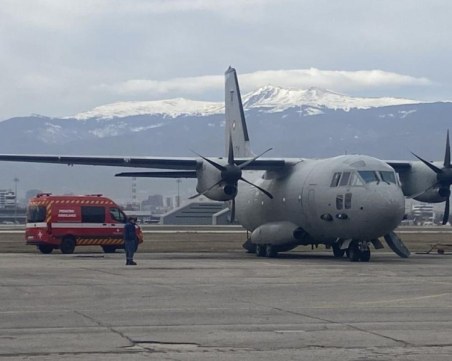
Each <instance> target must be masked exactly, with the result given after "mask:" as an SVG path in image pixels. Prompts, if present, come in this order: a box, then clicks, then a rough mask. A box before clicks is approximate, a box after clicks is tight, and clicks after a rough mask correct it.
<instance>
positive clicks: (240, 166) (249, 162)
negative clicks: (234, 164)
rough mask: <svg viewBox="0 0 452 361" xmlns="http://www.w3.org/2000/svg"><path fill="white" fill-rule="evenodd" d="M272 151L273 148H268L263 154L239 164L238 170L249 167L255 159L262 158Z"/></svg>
mask: <svg viewBox="0 0 452 361" xmlns="http://www.w3.org/2000/svg"><path fill="white" fill-rule="evenodd" d="M272 149H273V148H268V149H267V150H266V151H265V152H262V153H261V154H259V155H256V156H255V157H254V158H253V159H250V160H247V161H246V162H245V163H242V164H240V165H239V168H240V169H243V168H245V167H246V166H248V165H250V164H251V163H253V162H254V161H255V160H256V159H257V158H260V157H262V156H263V155H264V154H265V153H267V152H269V151H271V150H272Z"/></svg>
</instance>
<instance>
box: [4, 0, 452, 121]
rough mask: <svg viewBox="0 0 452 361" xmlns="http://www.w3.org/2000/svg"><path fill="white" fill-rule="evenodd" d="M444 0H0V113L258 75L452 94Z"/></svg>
mask: <svg viewBox="0 0 452 361" xmlns="http://www.w3.org/2000/svg"><path fill="white" fill-rule="evenodd" d="M451 18H452V1H448V0H429V1H424V0H397V1H395V0H375V1H371V0H354V1H352V0H341V1H334V0H311V1H304V0H274V1H270V0H240V1H234V0H160V1H158V0H148V1H144V0H127V1H123V0H116V1H115V0H89V1H88V0H85V1H84V0H77V1H74V0H30V1H26V0H0V68H1V76H0V120H4V119H7V118H9V117H13V116H20V115H29V114H31V113H38V114H43V115H48V116H67V115H72V114H75V113H78V112H82V111H87V110H89V109H91V108H93V107H95V106H99V105H103V104H107V103H112V102H116V101H124V100H153V99H163V98H173V97H180V96H182V97H187V98H192V99H197V100H217V101H220V100H222V98H223V95H222V94H223V74H224V71H225V70H226V68H227V67H228V66H229V65H232V66H234V67H235V68H236V69H237V71H238V73H239V80H240V82H241V86H242V92H247V91H251V90H254V89H256V88H258V87H261V86H264V85H266V84H272V85H276V86H282V87H290V88H308V87H310V86H319V87H324V88H328V89H330V90H334V91H337V92H341V93H345V94H349V95H357V96H397V97H406V98H414V99H420V100H452V71H451V66H452V51H451V50H452V42H451V25H450V22H451Z"/></svg>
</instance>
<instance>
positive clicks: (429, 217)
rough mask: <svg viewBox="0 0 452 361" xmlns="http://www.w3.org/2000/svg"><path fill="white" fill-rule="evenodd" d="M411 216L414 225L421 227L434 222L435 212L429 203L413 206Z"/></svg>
mask: <svg viewBox="0 0 452 361" xmlns="http://www.w3.org/2000/svg"><path fill="white" fill-rule="evenodd" d="M411 215H412V217H413V219H414V223H415V224H418V225H423V224H425V223H432V224H433V222H434V220H435V211H434V209H433V205H432V204H429V203H423V204H415V205H413V206H412V208H411Z"/></svg>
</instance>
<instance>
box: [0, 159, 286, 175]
mask: <svg viewBox="0 0 452 361" xmlns="http://www.w3.org/2000/svg"><path fill="white" fill-rule="evenodd" d="M211 159H214V160H216V161H218V160H220V159H222V158H211ZM0 161H11V162H30V163H53V164H67V165H76V164H79V165H98V166H111V167H130V168H155V169H173V170H187V171H194V170H196V169H197V168H198V166H199V165H200V164H202V162H203V160H202V159H201V158H196V157H191V158H190V157H172V158H170V157H135V156H130V157H119V156H118V157H115V156H68V155H28V154H24V155H21V154H0ZM246 161H248V159H247V158H242V159H236V163H237V164H238V165H239V164H242V163H245V162H246ZM285 165H286V161H285V160H284V159H271V158H270V159H257V160H255V161H254V162H252V163H251V164H249V165H247V166H246V167H245V169H249V170H277V169H281V168H282V167H284V166H285ZM131 176H132V175H131ZM175 176H176V177H177V176H178V175H177V174H175Z"/></svg>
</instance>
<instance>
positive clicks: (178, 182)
mask: <svg viewBox="0 0 452 361" xmlns="http://www.w3.org/2000/svg"><path fill="white" fill-rule="evenodd" d="M181 182H182V180H181V179H176V183H177V199H176V208H179V207H180V184H181Z"/></svg>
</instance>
